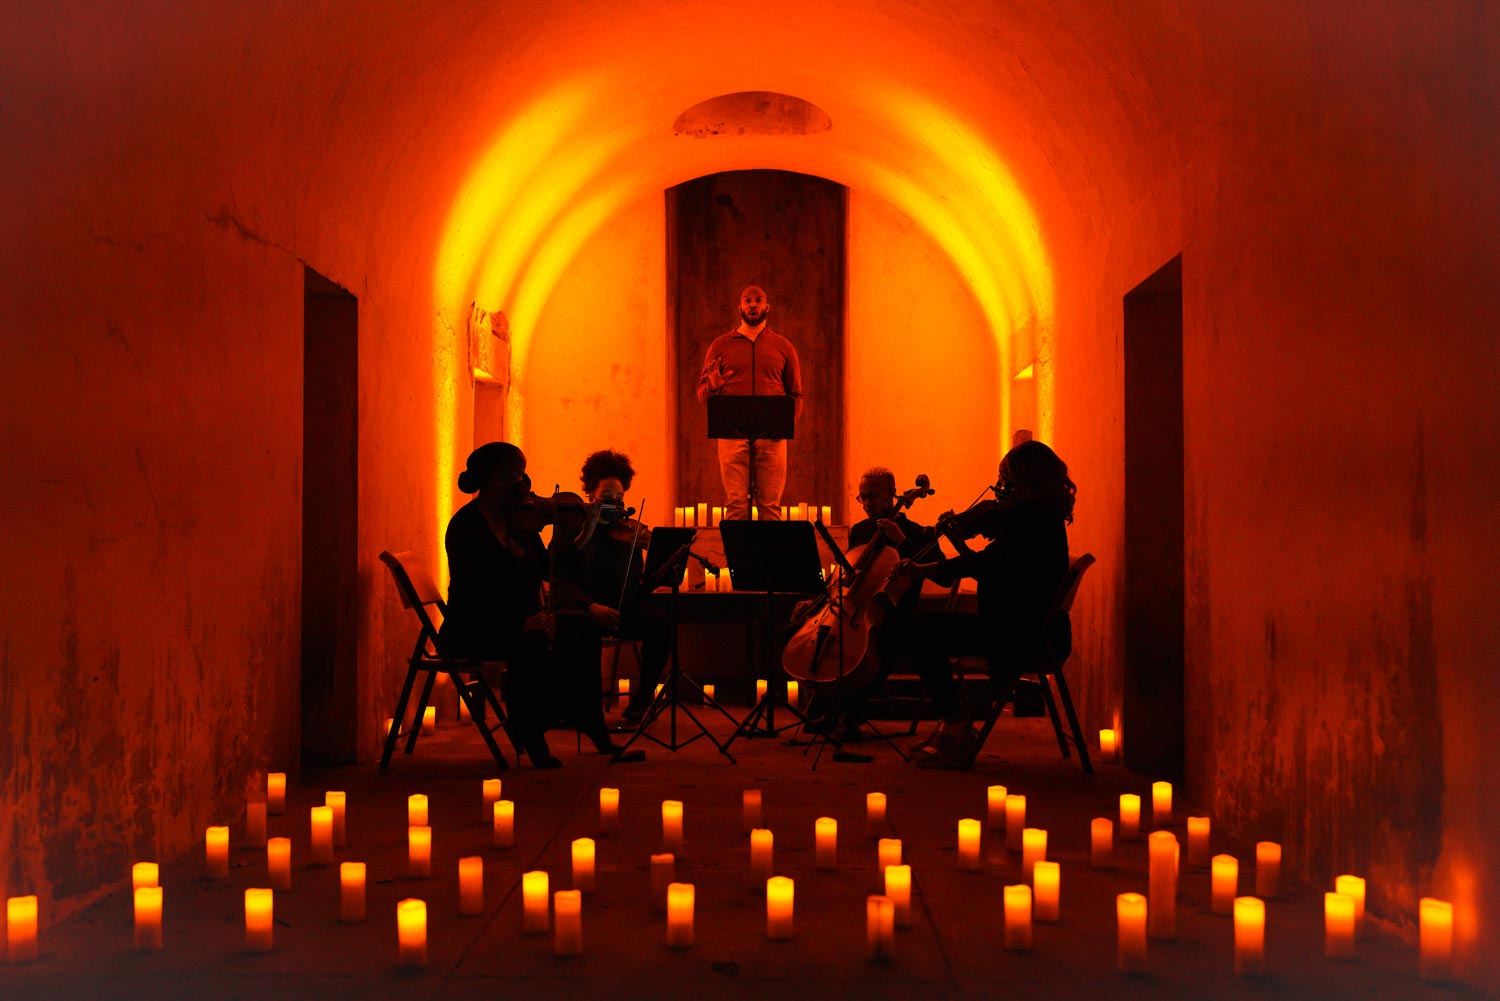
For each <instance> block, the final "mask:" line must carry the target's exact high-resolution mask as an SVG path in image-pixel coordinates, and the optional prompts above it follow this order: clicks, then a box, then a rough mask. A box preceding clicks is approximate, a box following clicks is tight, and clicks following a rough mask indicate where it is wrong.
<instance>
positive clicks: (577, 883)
mask: <svg viewBox="0 0 1500 1001" xmlns="http://www.w3.org/2000/svg"><path fill="white" fill-rule="evenodd" d="M573 889H575V890H578V891H580V892H582V893H593V892H594V839H593V838H574V839H573Z"/></svg>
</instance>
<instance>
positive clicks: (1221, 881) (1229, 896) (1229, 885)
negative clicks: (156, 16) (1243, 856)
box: [1211, 855, 1240, 914]
mask: <svg viewBox="0 0 1500 1001" xmlns="http://www.w3.org/2000/svg"><path fill="white" fill-rule="evenodd" d="M1211 880H1212V884H1213V903H1212V906H1211V910H1212V911H1213V912H1214V913H1215V914H1230V913H1233V911H1234V898H1235V897H1236V896H1238V895H1239V892H1240V860H1239V859H1237V858H1235V857H1234V856H1233V855H1215V856H1214V859H1213V867H1212V876H1211Z"/></svg>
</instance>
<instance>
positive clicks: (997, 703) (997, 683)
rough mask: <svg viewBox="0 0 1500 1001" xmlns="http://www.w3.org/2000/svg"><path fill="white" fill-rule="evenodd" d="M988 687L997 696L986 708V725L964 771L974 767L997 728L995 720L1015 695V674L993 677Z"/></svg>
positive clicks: (966, 762) (971, 751)
mask: <svg viewBox="0 0 1500 1001" xmlns="http://www.w3.org/2000/svg"><path fill="white" fill-rule="evenodd" d="M986 687H987V688H988V689H989V690H991V691H993V692H994V694H995V696H996V697H995V698H994V699H993V700H991V701H990V703H989V707H988V708H987V709H986V710H985V719H984V726H982V727H980V728H979V733H978V734H977V735H976V736H975V738H974V746H973V748H972V749H970V751H969V756H968V757H967V758H966V759H964V763H963V770H964V771H968V770H969V769H970V768H973V767H974V762H975V760H976V759H977V758H978V757H979V751H980V749H981V748H983V747H984V742H985V741H986V740H989V739H990V731H991V730H993V729H994V728H995V721H996V720H998V719H999V718H1000V714H1001V713H1003V712H1004V711H1005V707H1006V706H1007V705H1008V704H1009V703H1010V700H1011V699H1012V698H1014V697H1015V694H1016V679H1015V677H1014V676H1013V675H1008V676H1006V677H1004V678H995V677H991V678H990V683H989V685H988V686H986Z"/></svg>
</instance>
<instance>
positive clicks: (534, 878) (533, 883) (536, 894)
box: [521, 869, 551, 935]
mask: <svg viewBox="0 0 1500 1001" xmlns="http://www.w3.org/2000/svg"><path fill="white" fill-rule="evenodd" d="M547 891H548V880H547V873H546V872H545V871H543V870H541V869H534V870H532V871H531V872H527V873H522V874H521V930H522V931H523V932H526V933H527V934H533V935H534V934H539V933H541V932H544V931H546V930H547V929H548V928H550V927H551V921H550V920H549V917H548V914H547Z"/></svg>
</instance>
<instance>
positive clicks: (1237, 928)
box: [1234, 897, 1266, 977]
mask: <svg viewBox="0 0 1500 1001" xmlns="http://www.w3.org/2000/svg"><path fill="white" fill-rule="evenodd" d="M1265 971H1266V904H1265V901H1263V900H1261V899H1260V898H1259V897H1235V898H1234V972H1235V974H1236V975H1237V976H1241V977H1251V976H1255V975H1257V974H1260V973H1264V972H1265Z"/></svg>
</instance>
